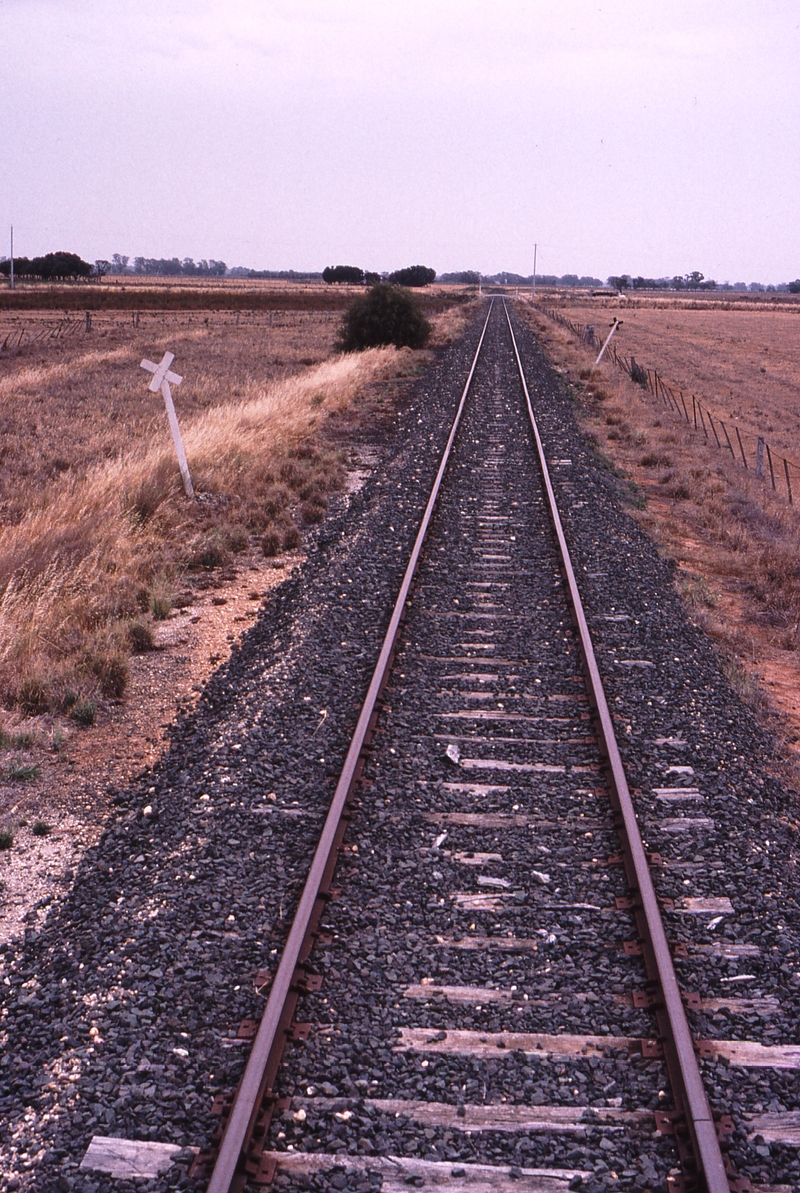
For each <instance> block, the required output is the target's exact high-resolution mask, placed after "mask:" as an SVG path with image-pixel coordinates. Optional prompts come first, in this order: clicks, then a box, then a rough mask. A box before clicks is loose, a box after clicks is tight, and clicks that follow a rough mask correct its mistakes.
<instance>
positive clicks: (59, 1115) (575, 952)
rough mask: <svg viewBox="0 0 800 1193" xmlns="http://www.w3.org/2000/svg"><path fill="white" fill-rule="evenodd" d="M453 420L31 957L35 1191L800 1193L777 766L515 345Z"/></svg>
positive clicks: (23, 1056)
mask: <svg viewBox="0 0 800 1193" xmlns="http://www.w3.org/2000/svg"><path fill="white" fill-rule="evenodd" d="M512 329H513V331H514V335H515V337H516V346H515V342H514V339H512V335H511V331H512ZM479 339H481V344H480V345H479V343H478V340H479ZM476 349H477V351H476V352H475V356H474V359H473V358H472V352H474V351H475V350H476ZM520 366H521V367H520ZM470 370H472V371H470ZM523 376H524V377H526V378H527V388H528V390H529V393H528V394H526V386H525V384H523V381H522V379H521V378H522V377H523ZM465 382H466V385H465ZM423 385H424V388H423V387H420V389H419V390H418V392H417V394H416V396H415V397H414V399H413V400H412V401H411V402H410V404H409V405H408V407H407V408H405V409H404V410H402V411H401V415H400V417H401V424H402V427H401V432H399V433H398V436H397V444H396V446H395V448H394V449H393V452H394V454H388V455H387V456H386V457H384V461H383V465H382V468H381V469H380V470H379V471H377V472H376V474H375V475H374V477H373V479H372V480H371V481H370V482H368V484H367V485H366V486H365V488H364V490H363V495H359V496H358V497H357V498H355V499H354V502H353V504H352V506H351V507H350V509H349V510H345V511H344V512H343V513H342V514H341V515H337V514H335V513H334V514H333V515H332V516H331V519H329V522H328V523H326V524H325V526H324V527H323V530H322V533H321V536H320V539H319V542H318V544H317V550H316V551H315V552H312V553H311V555H310V557H309V563H308V565H307V566H306V568H305V569H304V571H303V574H302V575H301V576H298V577H296V578H295V579H293V580H292V581H290V582H289V583H288V584H287V585H285V586H284V588H283V589H282V590H281V592H280V593H279V595H278V596H277V597H276V598H274V599H273V600H272V601H271V602H270V604H269V605H268V606H267V608H266V609H265V611H264V613H263V614H262V617H261V618H260V619H259V622H258V624H257V625H256V626H255V627H254V629H253V630H252V631H251V632H250V634H248V636H247V638H246V639H245V641H244V643H243V645H242V648H241V650H240V651H237V652H235V653H234V656H233V657H232V659H231V661H230V663H229V664H228V665H227V666H226V667H225V668H223V669H221V671H220V673H219V675H218V676H217V677H216V678H215V680H214V681H213V682H212V683H211V684H210V685H209V688H208V690H207V692H206V693H205V695H204V697H203V699H202V700H201V702H200V704H199V706H198V708H197V710H196V711H195V712H194V713H192V715H191V716H189V717H187V718H186V719H185V720H184V721H183V722H182V723H181V724H180V725H179V726H178V727H177V729H176V731H175V733H174V735H173V741H172V745H171V748H170V750H169V751H168V753H167V755H166V756H165V758H164V759H163V761H162V763H161V764H160V765H159V766H158V767H157V768H155V770H154V771H153V772H152V773H150V774H146V775H144V776H143V778H142V782H141V784H139V785H138V786H135V787H134V788H132V789H131V791H129V792H122V793H119V795H118V797H117V802H118V809H117V812H116V814H115V816H113V817H112V818H111V820H110V822H109V825H108V826H107V829H106V831H105V833H104V836H103V838H102V840H101V841H100V842H99V843H98V846H97V848H96V849H95V850H94V851H91V852H90V853H89V854H87V856H86V858H85V860H84V863H83V865H82V868H81V871H80V873H79V874H78V876H77V879H76V881H75V884H74V886H73V888H72V890H71V892H70V894H69V896H68V897H67V898H66V899H65V901H64V904H63V906H62V907H61V908H59V909H57V910H56V911H55V912H54V913H53V914H52V915H51V917H50V919H49V920H48V921H47V922H46V923H39V924H32V925H31V929H30V931H29V933H28V934H27V936H26V939H25V940H24V941H21V942H19V944H18V945H15V946H13V947H11V948H6V949H5V950H0V970H1V972H2V978H1V980H2V986H0V991H2V1001H3V1008H2V1012H1V1013H0V1014H1V1015H2V1018H0V1032H1V1033H2V1036H0V1042H2V1045H3V1051H2V1053H0V1075H2V1080H0V1112H2V1117H3V1124H4V1125H3V1129H2V1131H0V1171H1V1172H2V1173H3V1174H4V1175H3V1177H2V1178H0V1193H6V1190H8V1191H9V1193H16V1191H19V1193H25V1191H26V1190H28V1189H32V1190H42V1191H43V1193H51V1190H54V1189H59V1190H62V1191H64V1193H72V1191H73V1190H74V1191H75V1193H112V1190H113V1191H115V1193H116V1191H120V1193H121V1191H122V1190H124V1189H127V1188H131V1187H132V1186H131V1185H130V1181H132V1180H135V1179H136V1178H145V1177H146V1178H151V1180H152V1184H151V1185H150V1186H149V1187H150V1188H151V1189H153V1190H158V1191H159V1193H166V1190H168V1189H174V1188H180V1189H184V1188H185V1189H187V1190H189V1189H191V1190H195V1191H196V1190H198V1189H201V1188H209V1189H210V1190H212V1191H213V1193H220V1191H221V1190H228V1189H244V1188H246V1187H247V1188H257V1187H264V1186H266V1185H268V1184H271V1185H273V1186H274V1187H276V1188H281V1189H291V1190H301V1189H314V1190H327V1189H346V1190H367V1189H378V1188H382V1189H383V1190H385V1191H386V1193H397V1191H398V1190H400V1189H405V1188H408V1187H433V1188H442V1189H446V1190H450V1193H466V1191H467V1190H469V1191H470V1193H478V1191H482V1190H499V1191H500V1193H509V1191H511V1190H515V1191H520V1190H521V1191H525V1190H527V1191H528V1193H531V1191H533V1190H542V1191H546V1193H560V1191H561V1190H567V1189H582V1190H583V1191H584V1193H603V1191H605V1190H609V1189H624V1190H631V1191H635V1193H644V1191H645V1190H651V1191H652V1193H667V1191H668V1190H670V1191H674V1193H680V1190H681V1189H686V1190H687V1191H690V1190H693V1189H697V1190H703V1189H709V1190H715V1191H720V1193H723V1191H724V1190H727V1189H728V1188H731V1189H733V1190H736V1191H741V1190H746V1189H747V1188H748V1187H749V1185H752V1187H753V1189H754V1190H756V1191H758V1193H768V1191H769V1193H789V1191H790V1190H792V1189H794V1188H800V1162H798V1146H799V1145H800V1090H798V1081H797V1070H798V1068H800V1048H798V1045H797V1044H796V1040H797V1039H798V1030H799V1029H800V909H799V908H798V900H797V870H796V855H797V851H796V833H797V814H796V802H795V799H794V797H793V795H792V794H791V792H787V791H784V790H783V788H782V786H781V784H780V782H779V781H778V780H777V779H776V778H775V777H774V776H773V775H771V774H770V771H769V768H768V766H767V765H766V760H768V757H769V742H768V741H767V740H766V739H765V738H764V736H763V735H762V734H761V733H760V731H759V730H758V729H757V728H756V726H755V725H754V723H753V722H752V720H751V718H750V717H749V714H748V712H747V710H746V709H745V708H744V707H743V706H741V705H740V704H738V703H737V700H736V697H735V695H734V694H733V693H732V692H731V691H730V689H729V688H728V687H727V686H726V684H725V682H724V680H723V678H722V677H721V675H720V673H719V668H718V665H717V663H716V661H715V659H714V657H713V655H712V654H711V652H710V651H709V649H708V647H707V645H706V644H705V642H704V640H703V639H702V637H701V635H700V634H699V633H698V632H697V631H696V630H695V629H694V628H693V627H692V626H691V625H689V624H688V623H687V622H686V620H685V618H684V616H683V614H682V612H681V610H680V609H679V607H678V606H677V603H676V601H675V598H674V596H673V595H672V594H671V592H670V574H669V569H668V568H667V567H666V565H665V564H663V562H661V561H659V560H658V558H657V557H656V556H655V553H654V552H653V551H652V549H651V548H650V546H649V544H648V543H647V542H646V540H645V539H644V538H643V536H642V535H641V534H640V533H639V531H638V530H637V529H636V528H635V527H634V526H633V525H632V523H631V522H630V521H629V519H628V518H627V516H626V515H625V514H624V512H621V511H620V509H619V504H618V492H617V489H616V488H615V486H614V484H613V483H610V482H609V481H608V480H607V478H605V477H604V476H603V473H602V471H601V470H599V469H598V467H597V464H596V462H595V461H594V460H593V459H592V457H591V454H590V453H589V451H588V449H587V447H586V444H585V442H584V441H583V440H582V438H581V436H580V435H579V433H578V432H577V430H576V428H575V426H574V421H573V419H572V414H571V412H570V410H569V404H568V401H567V400H566V399H565V397H564V394H563V391H562V390H561V389H560V387H559V385H558V384H557V382H556V381H555V379H554V377H553V374H552V373H551V372H550V371H549V370H548V369H547V367H546V365H545V363H544V361H543V359H542V357H541V354H540V351H539V349H538V347H537V345H536V343H535V341H534V339H533V337H532V336H531V334H530V333H529V332H528V331H527V330H526V329H525V327H524V326H522V325H521V324H520V323H519V322H518V320H517V318H516V316H515V315H514V314H513V312H507V310H506V308H505V305H504V304H503V303H501V302H499V301H495V303H494V305H493V308H492V310H491V313H490V316H489V318H488V320H487V323H486V325H485V328H484V329H483V332H482V333H481V328H480V327H477V328H475V329H473V330H472V331H471V332H470V333H469V335H468V337H467V339H466V340H465V342H464V344H463V345H462V346H460V347H456V348H455V349H453V350H452V351H451V352H450V353H448V354H447V355H446V356H445V357H443V358H442V359H441V361H440V362H439V363H438V364H437V365H436V367H435V369H434V370H433V371H432V373H431V375H430V376H429V377H428V378H426V380H425V382H424V383H423ZM459 393H460V394H461V402H460V416H459V418H460V421H459V425H458V426H457V427H455V428H451V427H450V423H451V421H452V417H453V412H454V410H455V408H456V406H459V400H458V394H459ZM528 398H530V406H531V407H532V409H533V411H534V412H535V414H536V418H537V421H538V428H539V429H538V433H537V432H536V431H535V430H534V429H533V426H532V423H531V411H530V410H529V401H528ZM448 436H449V444H450V449H451V450H450V456H449V459H447V460H443V461H442V467H441V468H440V469H439V474H438V477H436V479H435V481H434V477H435V473H436V462H435V461H436V460H437V459H438V457H439V454H440V453H441V451H442V449H443V447H444V445H445V443H446V442H447V441H448ZM540 447H541V448H542V450H543V453H544V458H545V461H546V463H545V465H544V466H543V465H542V462H541V461H540V460H539V459H538V455H537V453H538V449H539V448H540ZM379 449H380V445H379V444H378V443H377V442H376V450H379ZM431 461H433V462H431ZM548 477H549V480H548ZM432 484H434V487H435V488H437V490H438V491H437V493H436V494H435V499H434V495H432V496H431V500H430V501H428V494H429V491H430V488H431V485H432ZM549 496H551V497H554V498H555V499H556V503H557V505H558V508H559V509H560V515H556V514H555V513H553V512H552V511H551V510H549V509H548V500H547V499H548V497H549ZM426 501H428V507H427V512H426V513H425V514H424V515H423V511H424V510H425V509H426ZM337 517H339V519H340V521H339V522H337V521H336V518H337ZM348 518H349V519H350V522H349V523H348V522H347V519H348ZM420 518H422V519H423V523H424V525H425V527H426V533H425V536H424V543H423V542H420V541H418V542H417V543H416V545H415V544H414V534H415V532H416V528H417V526H418V524H419V522H420ZM559 524H562V533H561V537H562V538H563V539H565V540H566V541H567V542H568V544H569V547H570V551H571V553H572V563H569V562H568V561H567V560H565V558H564V557H562V556H561V555H560V553H559V534H558V533H557V532H558V526H559ZM345 530H346V533H344V531H345ZM337 535H340V537H339V538H338V539H337ZM412 553H413V554H414V555H415V558H416V570H415V571H414V570H413V569H409V570H406V571H405V573H404V567H405V564H404V562H403V561H404V559H405V558H407V557H408V556H410V555H412ZM412 572H413V574H412ZM404 575H405V579H404ZM575 576H577V577H578V583H577V585H575V584H574V578H575ZM573 588H579V589H580V596H581V598H582V600H583V610H584V611H583V614H581V613H580V612H579V611H578V610H577V609H576V607H575V604H574V601H573V599H572V596H573V593H572V590H573ZM398 591H399V592H400V599H399V601H398V603H397V605H396V606H395V610H394V614H392V615H391V617H390V613H389V609H390V607H391V603H392V601H393V600H395V598H396V596H397V593H398ZM406 598H407V599H406ZM387 625H388V633H387ZM589 626H590V627H591V631H592V639H593V645H592V644H590V643H589V641H588V638H587V637H586V634H585V631H586V629H587V627H589ZM383 635H385V638H383V646H382V647H381V639H382V636H383ZM376 660H377V669H376V670H375V672H374V675H373V677H372V681H371V684H370V683H369V678H368V677H369V674H370V672H371V671H372V668H373V666H374V665H375V663H376ZM593 660H594V662H593ZM599 675H602V677H603V682H604V684H605V696H604V695H603V692H602V689H601V687H600V685H599V683H598V676H599ZM368 686H369V691H367V689H368ZM365 693H367V703H366V704H365V705H364V706H363V707H362V709H361V713H360V715H359V712H358V709H359V707H360V706H361V702H362V701H363V700H364V696H365ZM609 709H610V711H609ZM354 727H355V731H356V732H355V736H354V737H353V736H352V732H353V729H354ZM614 729H616V732H617V737H618V741H617V742H616V743H615V740H614V735H613V730H614ZM623 760H624V769H623V767H622V762H623ZM626 776H627V778H626ZM334 789H335V793H334ZM332 796H333V804H331V798H332ZM329 808H330V812H329ZM634 813H635V816H634ZM326 816H327V821H326ZM637 824H638V826H640V830H641V837H643V838H644V839H643V840H642V839H641V837H640V836H639V835H638V832H637ZM318 842H319V843H320V844H319V846H318ZM315 849H317V855H316V859H315V861H314V862H313V863H312V862H311V858H312V856H313V855H314V850H315ZM304 882H305V883H306V887H305V890H304V889H303V883H304ZM253 975H255V976H253ZM242 1016H246V1017H247V1018H246V1019H245V1020H244V1021H243V1022H242V1023H240V1022H239V1020H240V1019H241V1017H242ZM237 1081H238V1093H237ZM211 1095H214V1103H215V1105H214V1112H215V1117H212V1116H210V1115H209V1113H208V1110H209V1107H210V1103H211ZM214 1123H216V1124H217V1129H216V1132H214V1125H213V1124H214ZM212 1136H213V1143H212V1146H209V1141H212ZM87 1145H88V1146H87ZM198 1148H200V1154H199V1155H197V1156H195V1152H196V1151H197V1150H198ZM193 1157H194V1158H193ZM190 1162H191V1164H192V1168H191V1169H190V1170H189V1171H187V1169H189V1164H190ZM6 1174H7V1175H6ZM120 1182H123V1183H122V1184H120ZM125 1182H127V1184H126V1183H125Z"/></svg>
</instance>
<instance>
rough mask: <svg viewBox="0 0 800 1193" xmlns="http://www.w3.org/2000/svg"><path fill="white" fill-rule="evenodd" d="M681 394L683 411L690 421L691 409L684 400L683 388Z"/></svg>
mask: <svg viewBox="0 0 800 1193" xmlns="http://www.w3.org/2000/svg"><path fill="white" fill-rule="evenodd" d="M680 395H681V406H683V413H684V415H685V416H686V421H687V423H688V422H689V411H688V410H687V409H686V403H685V401H684V400H683V390H681V391H680Z"/></svg>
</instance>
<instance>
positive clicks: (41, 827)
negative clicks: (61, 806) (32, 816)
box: [31, 820, 53, 837]
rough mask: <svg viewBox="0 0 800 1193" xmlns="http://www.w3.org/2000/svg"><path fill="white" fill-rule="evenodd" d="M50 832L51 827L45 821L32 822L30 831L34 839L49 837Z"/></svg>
mask: <svg viewBox="0 0 800 1193" xmlns="http://www.w3.org/2000/svg"><path fill="white" fill-rule="evenodd" d="M52 831H53V828H52V825H49V824H48V823H47V821H46V820H34V822H33V828H32V829H31V832H32V833H33V835H34V837H49V836H50V834H51V832H52Z"/></svg>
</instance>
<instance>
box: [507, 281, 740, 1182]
mask: <svg viewBox="0 0 800 1193" xmlns="http://www.w3.org/2000/svg"><path fill="white" fill-rule="evenodd" d="M503 308H504V311H505V316H506V321H507V323H508V330H509V333H510V335H511V343H512V346H513V349H514V356H515V358H516V362H517V369H518V371H519V376H520V380H521V382H522V388H523V391H524V394H525V401H526V403H527V407H528V415H529V417H530V421H531V427H532V428H533V434H534V438H535V441H536V450H537V453H538V456H539V465H540V468H541V472H542V478H543V481H544V487H545V490H546V492H547V501H548V505H549V507H550V518H551V521H552V523H553V529H554V531H555V535H556V538H557V540H558V547H559V552H560V554H561V567H562V570H563V574H564V578H565V580H566V582H567V587H568V589H569V596H570V601H571V604H572V613H573V617H574V620H575V625H576V628H577V630H578V635H579V638H580V650H581V655H582V658H583V665H584V672H585V676H586V683H587V688H588V691H589V697H590V700H591V702H592V704H593V706H594V710H595V715H596V719H597V730H598V738H599V742H600V748H601V751H602V753H603V754H604V756H605V759H606V764H607V772H608V774H607V777H608V779H609V783H610V787H611V797H612V803H613V804H614V807H615V810H616V811H617V812H618V813H619V816H620V818H621V832H620V835H621V838H622V841H623V856H624V860H625V869H626V875H627V879H628V885H629V887H630V889H631V891H633V892H634V910H635V914H636V920H637V926H638V928H639V934H640V937H641V941H642V949H643V952H644V957H645V962H646V965H647V970H648V975H649V976H650V979H651V980H652V981H653V982H655V983H656V984H657V989H658V993H657V995H656V1008H655V1009H656V1018H657V1021H658V1025H659V1029H660V1031H661V1036H662V1043H663V1048H664V1055H665V1059H666V1063H667V1069H668V1072H669V1077H670V1084H671V1086H672V1092H673V1097H674V1099H675V1105H676V1109H677V1110H678V1112H679V1113H680V1114H682V1115H683V1116H684V1117H685V1120H686V1126H687V1128H688V1132H689V1136H690V1140H691V1151H692V1156H693V1161H694V1164H695V1166H696V1168H697V1171H696V1172H695V1173H691V1172H690V1173H687V1175H688V1176H690V1177H691V1178H694V1179H695V1180H697V1179H699V1180H700V1181H701V1182H702V1186H701V1187H702V1188H703V1189H705V1190H706V1191H707V1193H730V1188H731V1186H730V1182H729V1179H728V1175H727V1173H726V1169H725V1161H724V1159H723V1156H722V1152H721V1150H720V1145H719V1139H718V1137H717V1130H716V1126H715V1123H714V1119H713V1116H712V1113H711V1108H710V1106H709V1104H708V1098H707V1097H706V1092H705V1089H704V1087H703V1079H702V1077H701V1074H700V1067H699V1065H698V1063H697V1054H696V1053H695V1048H694V1044H693V1042H692V1035H691V1031H690V1029H689V1023H688V1021H687V1018H686V1011H685V1009H684V1004H683V998H682V995H681V991H680V987H679V985H678V979H677V976H676V974H675V967H674V965H673V962H672V954H671V952H670V948H669V944H668V942H667V935H666V932H665V929H664V921H663V919H662V916H661V910H660V908H659V906H658V899H657V896H656V893H655V889H654V887H653V879H652V877H651V874H650V868H649V865H648V862H647V855H646V853H645V849H644V843H643V841H642V836H641V832H640V830H639V824H638V821H637V819H636V812H635V810H634V807H633V801H632V799H631V794H630V790H629V789H628V781H627V779H626V777H625V770H624V768H623V765H622V758H621V756H620V752H619V747H618V745H617V739H616V734H615V733H614V726H613V723H612V720H611V713H610V711H609V707H608V701H607V700H606V695H605V691H604V688H603V681H602V679H601V677H600V670H599V668H598V665H597V659H596V657H595V653H594V647H593V645H592V638H591V635H590V633H589V627H588V624H587V621H586V614H585V613H584V609H583V602H582V600H581V595H580V592H579V590H578V584H577V581H576V579H575V572H574V570H573V567H572V560H571V558H570V553H569V548H568V546H567V540H566V537H565V535H564V528H563V526H562V523H561V517H560V515H559V512H558V504H557V502H556V496H555V491H554V489H553V485H552V482H551V480H550V471H549V469H548V467H547V460H546V458H545V452H544V445H543V443H542V438H541V435H540V434H539V427H538V424H537V422H536V416H535V414H534V410H533V403H532V402H531V396H530V393H529V391H528V385H527V382H526V380H525V372H524V370H523V367H522V360H521V358H520V354H519V349H518V348H517V341H516V337H515V335H514V329H513V327H512V325H511V317H510V315H509V313H508V307H507V306H506V304H505V302H504V303H503Z"/></svg>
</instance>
